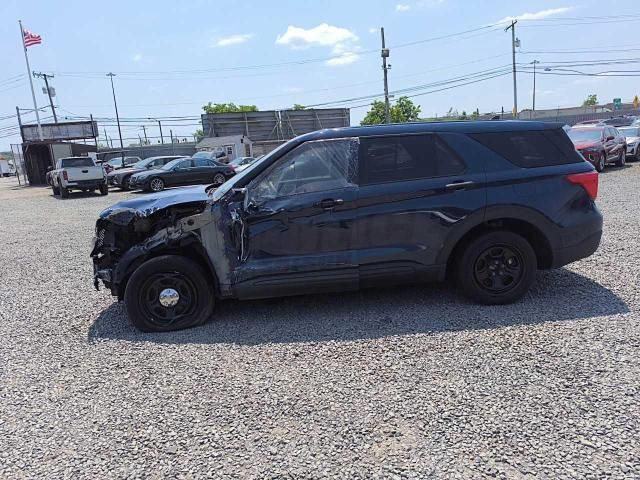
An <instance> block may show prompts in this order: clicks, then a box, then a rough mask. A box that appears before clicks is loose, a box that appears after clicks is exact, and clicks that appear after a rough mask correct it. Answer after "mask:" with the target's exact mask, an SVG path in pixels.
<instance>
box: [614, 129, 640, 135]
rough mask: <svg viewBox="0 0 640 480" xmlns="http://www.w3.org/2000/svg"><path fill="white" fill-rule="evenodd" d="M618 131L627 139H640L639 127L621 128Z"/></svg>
mask: <svg viewBox="0 0 640 480" xmlns="http://www.w3.org/2000/svg"><path fill="white" fill-rule="evenodd" d="M618 131H619V132H620V133H621V134H622V135H624V136H625V137H640V128H639V127H623V128H619V129H618Z"/></svg>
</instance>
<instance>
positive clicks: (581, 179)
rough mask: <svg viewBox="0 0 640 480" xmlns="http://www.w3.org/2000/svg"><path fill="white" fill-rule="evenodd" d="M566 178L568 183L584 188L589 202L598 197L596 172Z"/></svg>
mask: <svg viewBox="0 0 640 480" xmlns="http://www.w3.org/2000/svg"><path fill="white" fill-rule="evenodd" d="M566 178H567V180H568V181H569V182H570V183H573V184H575V185H580V186H581V187H582V188H584V189H585V191H586V192H587V194H588V195H589V196H590V197H591V200H595V199H596V197H597V196H598V172H585V173H574V174H572V175H567V177H566Z"/></svg>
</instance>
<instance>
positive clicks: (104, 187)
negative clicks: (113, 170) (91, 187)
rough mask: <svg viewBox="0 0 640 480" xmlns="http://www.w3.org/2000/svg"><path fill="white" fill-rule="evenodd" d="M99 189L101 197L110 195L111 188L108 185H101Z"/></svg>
mask: <svg viewBox="0 0 640 480" xmlns="http://www.w3.org/2000/svg"><path fill="white" fill-rule="evenodd" d="M98 189H99V190H100V195H102V196H105V195H109V186H108V185H107V184H106V183H101V184H100V186H99V187H98Z"/></svg>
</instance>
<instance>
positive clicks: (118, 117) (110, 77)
mask: <svg viewBox="0 0 640 480" xmlns="http://www.w3.org/2000/svg"><path fill="white" fill-rule="evenodd" d="M115 76H116V74H115V73H111V72H109V73H107V77H109V79H110V80H111V93H113V106H114V107H115V108H116V121H117V122H118V135H119V136H120V149H121V150H124V145H123V143H122V130H120V116H119V115H118V102H116V90H115V88H113V77H115Z"/></svg>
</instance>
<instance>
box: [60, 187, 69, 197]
mask: <svg viewBox="0 0 640 480" xmlns="http://www.w3.org/2000/svg"><path fill="white" fill-rule="evenodd" d="M58 190H59V191H60V198H69V189H68V188H64V187H63V186H62V185H58Z"/></svg>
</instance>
